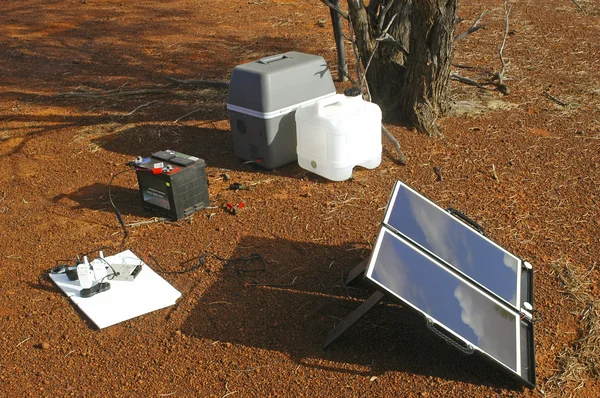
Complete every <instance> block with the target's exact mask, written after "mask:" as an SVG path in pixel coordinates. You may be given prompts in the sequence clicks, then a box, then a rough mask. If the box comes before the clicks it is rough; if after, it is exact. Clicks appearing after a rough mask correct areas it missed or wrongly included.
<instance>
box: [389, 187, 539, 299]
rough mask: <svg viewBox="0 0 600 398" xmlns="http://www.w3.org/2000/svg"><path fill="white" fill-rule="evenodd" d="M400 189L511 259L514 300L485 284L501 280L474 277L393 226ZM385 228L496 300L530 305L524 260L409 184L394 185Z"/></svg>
mask: <svg viewBox="0 0 600 398" xmlns="http://www.w3.org/2000/svg"><path fill="white" fill-rule="evenodd" d="M401 189H406V190H407V192H409V193H410V194H411V195H413V197H418V198H419V200H421V201H422V203H424V204H426V205H427V206H430V209H432V210H433V211H435V212H437V213H436V214H437V215H438V216H439V217H442V219H445V220H448V222H449V223H452V225H453V226H455V227H458V228H459V229H462V230H463V233H464V234H466V235H468V236H471V237H472V239H476V240H479V242H480V243H485V244H489V245H491V247H493V248H494V249H496V250H497V253H498V254H500V253H502V254H503V255H504V256H505V257H504V258H505V259H509V260H511V261H512V262H513V264H512V266H513V267H514V272H515V275H514V279H513V280H511V281H510V282H509V283H510V284H511V286H513V283H514V290H513V293H514V300H512V299H509V298H508V297H507V294H499V292H498V291H496V290H495V289H494V288H491V287H489V286H488V284H487V283H485V282H486V280H485V279H486V278H487V282H490V283H496V287H498V285H500V283H498V280H499V279H498V280H496V279H497V278H493V277H492V276H490V275H487V273H486V274H484V275H483V278H481V275H479V277H478V276H477V275H473V273H469V272H467V270H465V269H464V268H466V267H460V266H456V265H455V263H456V261H454V262H453V261H451V260H449V259H448V258H444V257H448V256H444V255H440V254H439V252H437V253H436V252H435V248H432V247H427V244H426V243H424V242H423V237H421V238H420V239H419V238H416V237H415V236H414V234H412V235H413V236H410V235H411V234H408V233H407V232H406V231H403V230H402V226H399V225H394V224H393V223H391V222H390V219H391V218H392V215H393V211H394V209H395V207H396V204H397V203H396V200H397V198H398V193H399V192H400V190H401ZM439 220H440V218H438V221H439ZM392 221H393V220H392ZM383 225H385V226H386V227H388V228H389V229H391V230H392V231H394V232H396V233H397V234H400V235H401V236H403V237H405V238H406V239H408V240H409V241H411V242H413V244H415V245H417V246H419V247H420V248H422V249H423V250H425V251H426V252H427V253H429V254H430V255H432V256H434V257H436V258H437V259H438V260H439V261H441V262H443V263H444V264H446V265H447V266H449V267H452V268H453V269H455V270H456V271H457V272H459V273H461V274H462V275H463V276H464V277H465V278H467V279H469V280H470V281H472V282H473V283H476V284H477V285H478V286H479V287H480V288H482V289H484V290H486V291H488V292H490V293H492V294H494V295H495V296H496V297H497V298H499V299H500V300H502V301H504V302H505V303H506V304H508V305H510V306H512V307H513V308H516V309H517V310H518V309H520V307H521V306H522V305H523V302H525V301H527V302H529V301H528V300H529V299H530V297H531V296H532V293H529V292H528V289H529V288H528V287H527V286H525V287H524V288H523V287H522V286H521V284H522V280H523V279H524V278H523V273H524V271H523V261H522V260H521V259H520V258H519V257H517V256H515V255H514V254H512V253H510V252H508V251H507V250H506V249H504V248H502V247H501V246H499V245H498V244H497V243H496V242H494V241H492V240H491V239H489V238H488V237H486V236H485V235H483V234H481V233H479V232H478V231H476V230H474V229H473V228H472V227H471V226H469V225H468V224H466V223H464V222H462V221H461V220H460V219H458V218H456V217H455V216H453V215H452V214H450V213H449V212H448V211H447V210H445V209H443V208H442V207H440V206H438V205H437V204H435V203H434V202H433V201H431V200H430V199H429V198H427V197H426V196H424V195H422V194H420V193H419V192H417V191H415V190H414V189H412V188H411V187H409V186H408V185H406V184H404V183H403V182H401V181H397V182H396V184H395V185H394V189H393V191H392V194H391V195H390V200H389V202H388V205H387V208H386V211H385V215H384V219H383ZM432 227H434V228H439V225H432ZM418 232H422V231H418ZM427 232H431V231H427ZM423 233H424V234H425V232H423ZM425 239H427V236H425ZM430 246H431V245H430ZM505 261H506V260H505ZM504 265H506V264H504ZM478 270H479V269H475V271H478ZM480 271H481V270H480ZM486 271H487V270H486ZM497 271H499V272H502V271H506V270H504V269H502V270H500V269H498V270H497ZM482 279H484V280H482ZM525 279H526V278H525ZM502 288H506V283H504V284H503V285H502ZM530 304H533V303H532V302H530Z"/></svg>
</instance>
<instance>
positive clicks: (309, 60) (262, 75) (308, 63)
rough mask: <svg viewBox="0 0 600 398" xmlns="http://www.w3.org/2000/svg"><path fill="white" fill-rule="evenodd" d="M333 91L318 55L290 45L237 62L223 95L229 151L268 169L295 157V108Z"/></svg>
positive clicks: (331, 81)
mask: <svg viewBox="0 0 600 398" xmlns="http://www.w3.org/2000/svg"><path fill="white" fill-rule="evenodd" d="M332 95H335V86H334V84H333V79H332V78H331V73H330V72H329V67H328V65H327V62H326V61H325V59H323V57H320V56H317V55H311V54H304V53H300V52H295V51H290V52H286V53H283V54H278V55H273V56H270V57H266V58H262V59H260V60H258V61H253V62H249V63H246V64H242V65H238V66H236V67H235V68H234V69H233V72H232V74H231V80H230V83H229V92H228V96H227V114H228V116H229V122H230V124H231V135H232V138H233V149H234V152H235V155H236V156H238V157H239V158H242V159H244V160H253V161H256V162H257V164H259V165H260V166H262V167H264V168H267V169H274V168H277V167H280V166H283V165H286V164H288V163H292V162H295V161H296V160H297V159H298V155H297V152H296V121H295V111H296V109H297V108H298V107H299V106H301V105H306V104H311V103H313V102H315V101H317V100H319V99H323V98H326V97H329V96H332Z"/></svg>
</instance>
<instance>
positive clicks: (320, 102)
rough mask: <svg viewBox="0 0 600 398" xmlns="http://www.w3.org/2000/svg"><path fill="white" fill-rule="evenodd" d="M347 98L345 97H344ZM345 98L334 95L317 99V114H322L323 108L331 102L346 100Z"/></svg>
mask: <svg viewBox="0 0 600 398" xmlns="http://www.w3.org/2000/svg"><path fill="white" fill-rule="evenodd" d="M344 98H345V97H344ZM344 98H341V97H340V96H338V95H332V96H330V97H325V98H323V99H321V100H318V101H317V104H316V105H317V115H322V114H323V109H324V108H325V107H326V106H327V105H331V104H335V103H338V102H342V101H343V100H344Z"/></svg>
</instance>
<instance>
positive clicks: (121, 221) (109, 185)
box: [108, 169, 135, 240]
mask: <svg viewBox="0 0 600 398" xmlns="http://www.w3.org/2000/svg"><path fill="white" fill-rule="evenodd" d="M129 171H135V169H125V170H121V171H119V172H118V173H117V174H114V175H113V176H112V177H111V178H110V182H109V183H108V200H109V201H110V205H111V206H112V208H113V210H114V211H115V215H116V216H117V219H118V220H119V224H121V227H122V228H123V232H124V234H125V236H124V238H123V239H124V240H126V239H128V238H129V231H127V227H126V226H125V221H123V217H122V216H121V212H120V211H119V209H117V206H116V205H115V202H113V199H112V193H111V188H112V183H113V180H114V179H115V177H116V176H118V175H119V174H123V173H127V172H129Z"/></svg>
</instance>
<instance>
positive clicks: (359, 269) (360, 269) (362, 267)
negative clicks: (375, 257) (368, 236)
mask: <svg viewBox="0 0 600 398" xmlns="http://www.w3.org/2000/svg"><path fill="white" fill-rule="evenodd" d="M370 258H371V257H367V258H365V259H364V260H362V261H361V262H360V264H358V265H357V266H356V267H354V268H353V269H352V271H350V273H349V274H348V277H346V282H344V285H349V284H351V283H352V282H354V280H355V279H356V278H358V277H359V276H361V275H362V274H363V273H364V272H365V271H366V269H367V265H369V259H370Z"/></svg>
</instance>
